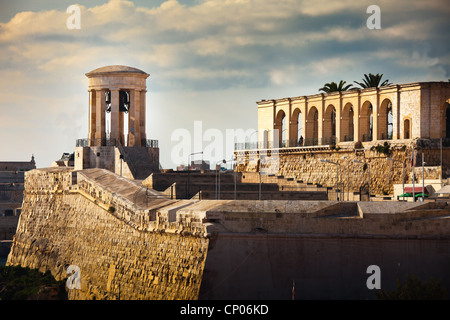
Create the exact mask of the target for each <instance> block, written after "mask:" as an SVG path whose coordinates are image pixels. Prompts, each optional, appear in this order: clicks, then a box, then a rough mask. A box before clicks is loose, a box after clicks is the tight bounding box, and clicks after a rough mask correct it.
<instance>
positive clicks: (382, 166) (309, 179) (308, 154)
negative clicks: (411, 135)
mask: <svg viewBox="0 0 450 320" xmlns="http://www.w3.org/2000/svg"><path fill="white" fill-rule="evenodd" d="M387 142H388V144H389V150H388V153H383V152H380V150H381V148H380V147H382V146H383V145H384V141H381V142H380V141H377V142H371V143H368V142H365V143H363V146H362V148H359V149H358V148H357V149H355V148H354V143H341V144H340V145H339V146H337V147H336V148H333V149H330V148H303V149H299V148H297V149H295V148H292V149H291V150H285V151H283V150H282V149H280V150H279V151H278V152H276V153H275V152H272V153H268V156H267V157H264V156H262V160H259V154H258V153H256V152H237V158H238V160H237V163H238V165H237V170H238V171H239V172H258V171H259V170H260V167H261V170H262V172H263V173H264V174H272V175H276V176H283V177H284V178H290V179H293V180H294V181H301V182H303V183H305V184H306V183H309V184H317V185H321V186H323V187H331V188H335V187H336V182H337V180H338V174H337V170H338V167H337V166H336V165H333V164H330V163H326V162H322V161H321V160H327V161H331V162H335V163H338V164H339V170H340V183H341V185H342V186H343V189H344V190H345V191H346V190H347V189H348V188H349V189H350V192H358V191H360V189H361V188H365V189H368V185H369V170H370V191H371V194H375V195H392V194H393V191H394V190H393V185H394V184H402V180H404V183H405V184H408V183H412V176H413V175H412V167H411V152H412V147H414V148H415V163H416V168H415V173H416V181H415V182H418V181H421V180H422V167H421V164H422V151H423V152H424V156H425V157H424V160H425V162H426V165H425V180H436V179H440V178H441V174H442V173H441V171H442V170H441V166H440V165H441V163H440V159H441V150H440V148H439V146H438V145H437V144H436V143H434V144H427V143H426V142H424V141H417V140H397V141H387ZM377 147H378V150H377ZM344 157H346V159H345V158H344ZM386 157H390V158H393V159H395V160H396V161H394V162H393V161H387V160H386ZM442 158H443V170H444V172H443V173H444V174H443V177H444V178H445V177H446V176H447V172H448V171H449V169H450V163H449V162H448V159H450V148H443V149H442ZM354 160H355V161H363V162H366V163H368V165H366V166H364V164H361V163H355V162H353V161H354ZM403 163H405V171H404V177H403V170H402V168H403V167H402V166H403ZM369 165H370V168H369ZM248 182H256V181H248Z"/></svg>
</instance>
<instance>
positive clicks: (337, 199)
mask: <svg viewBox="0 0 450 320" xmlns="http://www.w3.org/2000/svg"><path fill="white" fill-rule="evenodd" d="M320 162H327V163H331V164H335V165H336V166H337V170H336V201H339V194H338V188H339V163H337V162H332V161H330V160H327V159H320Z"/></svg>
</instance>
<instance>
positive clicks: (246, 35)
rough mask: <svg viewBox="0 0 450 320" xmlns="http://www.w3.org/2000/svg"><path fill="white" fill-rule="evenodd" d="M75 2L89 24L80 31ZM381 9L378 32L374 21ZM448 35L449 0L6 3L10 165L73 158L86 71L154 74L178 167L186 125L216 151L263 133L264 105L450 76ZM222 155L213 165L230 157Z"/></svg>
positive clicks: (152, 105) (6, 155) (2, 6)
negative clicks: (240, 136)
mask: <svg viewBox="0 0 450 320" xmlns="http://www.w3.org/2000/svg"><path fill="white" fill-rule="evenodd" d="M73 4H76V5H78V6H79V7H80V9H81V15H80V17H81V25H80V26H81V28H80V29H72V30H71V29H68V28H67V25H66V21H67V19H68V18H69V16H70V14H68V13H67V12H66V9H67V8H68V7H69V6H70V5H73ZM373 4H375V5H378V6H379V8H380V10H381V14H380V16H381V29H378V30H376V29H375V30H372V29H369V28H368V27H367V24H366V22H367V19H368V18H369V17H370V15H371V14H368V13H367V12H366V11H367V8H368V7H369V6H370V5H373ZM449 30H450V4H449V0H428V1H423V0H399V1H392V0H389V1H387V0H381V1H373V0H369V1H366V0H362V1H353V0H352V1H350V0H341V1H324V0H314V1H313V0H306V1H301V0H276V1H275V0H186V1H185V0H178V1H177V0H167V1H163V0H148V1H144V0H136V1H126V0H110V1H107V0H94V1H92V0H91V1H86V0H79V1H77V2H75V0H41V1H23V0H15V1H10V0H0V72H1V77H0V160H29V159H30V157H31V154H34V155H35V157H36V161H37V165H38V167H46V166H49V165H50V164H51V162H52V161H53V160H56V159H59V157H60V156H61V154H62V153H63V152H73V150H74V147H75V141H76V139H79V138H85V137H86V136H87V131H88V127H87V124H88V92H87V86H88V79H87V78H86V76H85V73H87V72H89V71H91V70H93V69H96V68H98V67H101V66H105V65H115V64H120V65H128V66H132V67H136V68H139V69H141V70H143V71H145V72H147V73H149V74H150V77H149V78H148V79H147V88H148V92H147V110H148V111H147V135H148V138H152V139H158V140H159V143H160V148H161V149H160V155H161V164H162V166H163V167H164V168H172V167H175V166H176V165H178V164H179V162H180V161H181V160H180V159H178V158H176V157H174V152H173V150H175V149H176V148H179V146H180V143H179V141H177V140H176V139H174V137H175V138H176V137H177V134H176V133H179V132H185V133H186V132H188V133H190V135H191V136H190V139H191V141H192V145H191V146H190V149H191V151H192V152H198V151H201V150H199V148H200V149H204V148H205V147H208V146H209V147H210V146H211V142H210V141H207V138H208V137H209V136H210V135H208V134H206V135H205V134H204V133H205V132H208V130H210V131H209V133H211V132H216V133H217V132H219V133H223V137H222V139H220V137H219V139H218V138H217V137H216V139H215V140H217V141H216V142H218V145H219V146H222V145H224V146H225V145H227V144H229V142H230V141H225V140H227V139H226V131H227V130H235V129H244V130H247V129H252V128H253V129H255V128H256V127H257V109H256V101H259V100H261V99H272V98H282V97H289V96H299V95H309V94H315V93H318V88H320V87H322V86H323V84H324V83H326V82H330V81H336V82H338V81H339V80H345V81H347V82H348V83H352V82H353V81H354V80H357V81H359V80H361V78H362V77H363V75H364V73H369V72H371V73H382V74H384V78H385V79H389V80H390V82H393V83H409V82H415V81H447V80H448V78H450V36H449ZM196 121H197V122H196ZM198 121H201V130H198V125H197V130H196V132H197V133H198V132H199V131H200V134H197V136H196V137H194V123H197V124H198V123H200V122H198ZM211 130H213V131H211ZM214 130H215V131H214ZM255 136H256V135H255ZM178 138H179V137H178ZM188 138H189V137H188ZM179 139H181V138H179ZM194 139H197V140H200V143H196V144H194ZM181 140H183V139H181ZM212 140H214V139H212ZM212 140H211V141H212ZM186 141H187V140H186ZM186 141H184V143H186ZM184 145H185V144H183V146H184ZM223 153H224V154H216V155H215V156H211V159H207V160H210V161H211V163H213V162H214V161H217V160H218V159H220V158H221V157H225V158H227V159H228V158H231V154H230V150H225V149H224V151H223ZM184 157H185V156H184ZM174 162H176V163H174ZM184 162H187V158H186V160H185V161H184Z"/></svg>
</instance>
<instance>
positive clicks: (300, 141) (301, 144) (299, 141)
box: [298, 136, 303, 147]
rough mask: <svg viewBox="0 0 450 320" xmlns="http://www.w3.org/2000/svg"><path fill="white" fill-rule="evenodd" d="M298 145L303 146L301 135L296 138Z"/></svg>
mask: <svg viewBox="0 0 450 320" xmlns="http://www.w3.org/2000/svg"><path fill="white" fill-rule="evenodd" d="M298 146H299V147H302V146H303V136H300V139H298Z"/></svg>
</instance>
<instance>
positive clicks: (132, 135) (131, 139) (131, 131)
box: [128, 89, 141, 147]
mask: <svg viewBox="0 0 450 320" xmlns="http://www.w3.org/2000/svg"><path fill="white" fill-rule="evenodd" d="M140 110H141V94H140V91H139V90H135V89H133V90H130V111H129V114H128V146H130V147H133V146H141V139H140V133H141V132H140V114H141V113H140Z"/></svg>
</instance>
